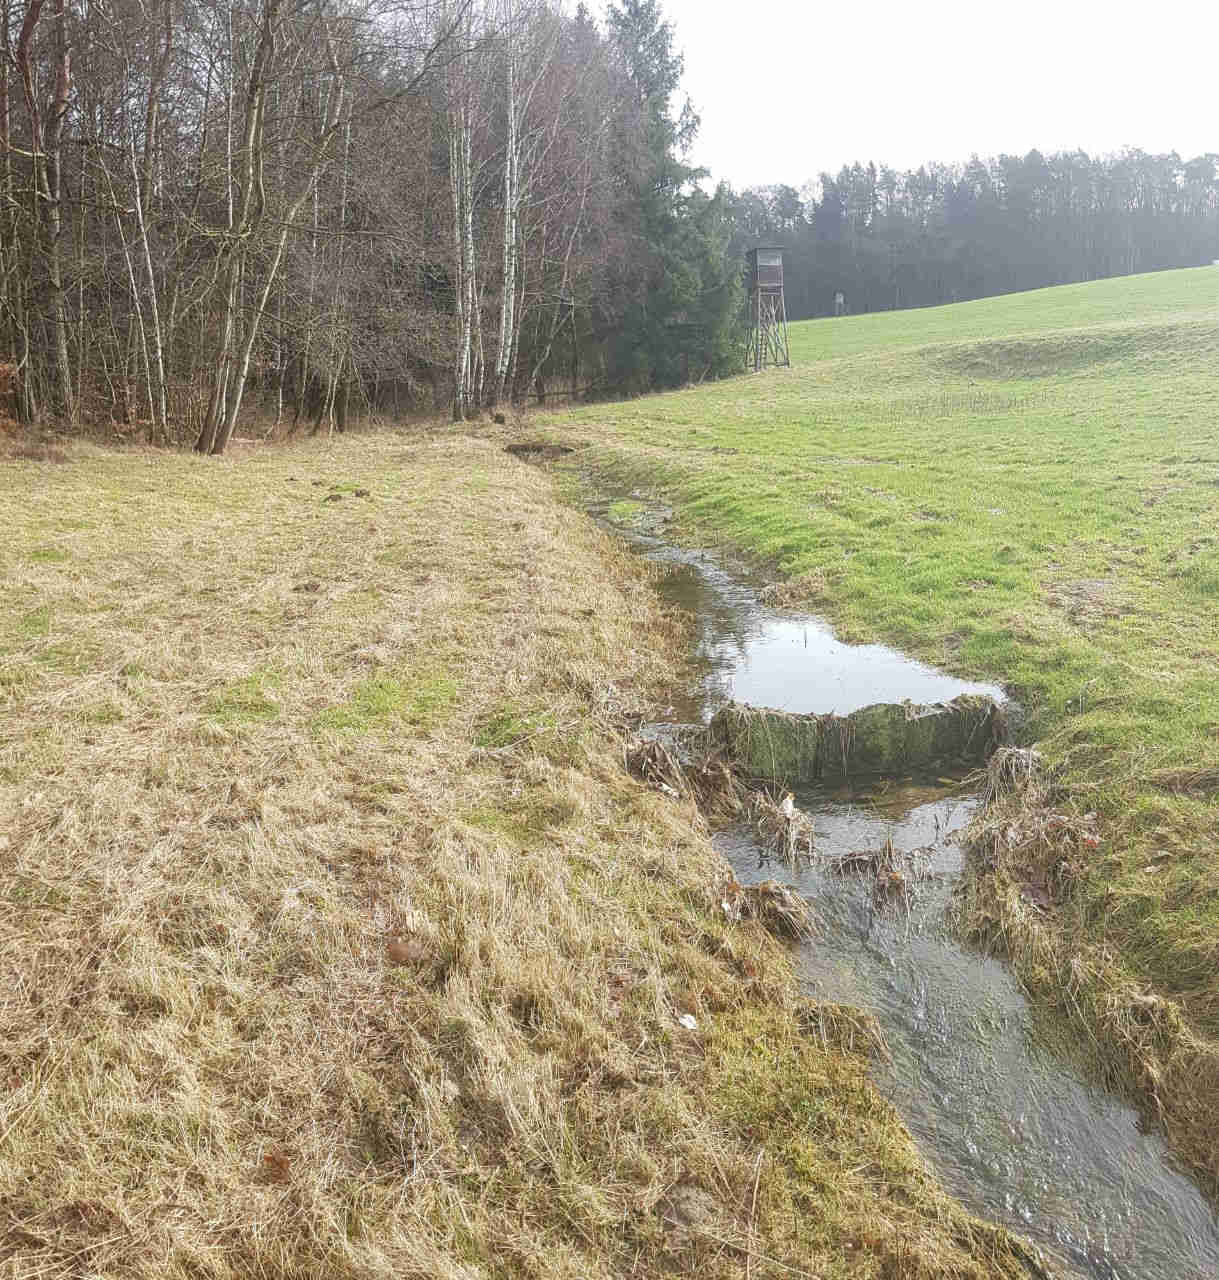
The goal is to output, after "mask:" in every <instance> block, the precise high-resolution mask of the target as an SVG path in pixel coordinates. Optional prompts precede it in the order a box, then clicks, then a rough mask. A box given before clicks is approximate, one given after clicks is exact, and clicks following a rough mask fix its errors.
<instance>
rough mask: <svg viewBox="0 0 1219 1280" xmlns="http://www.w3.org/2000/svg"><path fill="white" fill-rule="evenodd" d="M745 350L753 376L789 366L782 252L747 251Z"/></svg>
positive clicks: (789, 354) (768, 250) (775, 250)
mask: <svg viewBox="0 0 1219 1280" xmlns="http://www.w3.org/2000/svg"><path fill="white" fill-rule="evenodd" d="M748 257H749V348H748V351H747V352H746V356H745V362H746V364H747V365H752V366H753V369H754V372H755V373H756V372H758V370H760V369H762V368H764V367H765V366H766V365H768V364H775V365H780V364H781V365H790V364H791V353H790V352H789V351H788V348H787V306H786V304H785V303H784V301H783V250H782V249H750V251H749V255H748Z"/></svg>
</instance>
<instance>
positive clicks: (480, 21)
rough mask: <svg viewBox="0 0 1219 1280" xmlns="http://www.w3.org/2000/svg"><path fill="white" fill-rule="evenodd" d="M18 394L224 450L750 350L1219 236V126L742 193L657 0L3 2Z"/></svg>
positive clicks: (9, 272)
mask: <svg viewBox="0 0 1219 1280" xmlns="http://www.w3.org/2000/svg"><path fill="white" fill-rule="evenodd" d="M0 37H2V42H3V49H2V50H0V400H2V401H3V402H0V425H3V421H4V418H6V417H11V418H15V419H16V420H17V421H19V422H21V423H25V424H36V423H47V422H53V423H56V424H66V425H68V426H71V427H77V428H80V429H90V428H98V427H100V428H102V429H106V430H116V431H118V432H119V433H120V434H122V435H125V436H128V437H135V438H145V439H148V440H150V441H154V442H162V443H170V444H177V445H188V446H193V447H195V448H197V449H198V450H200V451H201V452H205V453H220V452H223V451H224V450H225V449H226V448H227V447H228V445H229V443H230V441H231V440H232V438H233V436H234V434H235V432H237V430H238V426H239V424H241V423H244V424H246V425H245V426H243V427H242V430H254V431H258V432H259V433H265V432H270V431H272V430H278V431H279V432H280V433H281V434H286V433H291V432H293V431H320V430H335V429H337V430H342V429H343V428H344V426H345V424H346V422H347V420H348V418H349V416H350V415H353V414H357V413H383V414H386V415H390V416H396V417H401V416H406V415H411V414H418V415H430V414H434V413H436V412H438V411H442V410H447V411H450V412H451V413H452V414H453V416H454V417H456V418H459V419H462V418H468V417H471V416H475V415H477V414H480V413H484V412H489V411H494V410H495V409H496V408H497V406H499V405H501V404H502V403H504V402H520V401H522V400H523V399H525V398H527V397H529V398H536V399H539V400H544V399H546V398H547V397H549V396H551V395H554V394H564V395H568V394H570V395H576V396H582V397H595V396H607V395H624V394H632V393H636V392H641V391H647V390H652V389H656V388H661V387H670V386H677V385H681V384H683V383H685V382H690V381H700V380H702V379H704V378H715V377H719V376H721V375H724V374H727V373H732V372H736V371H738V370H739V369H740V368H741V357H742V352H743V345H744V344H743V337H744V335H743V326H744V320H745V308H744V301H745V297H744V283H743V279H742V268H743V262H744V252H745V250H746V249H747V248H748V247H750V246H752V245H756V244H758V243H760V242H764V243H773V244H778V245H781V246H783V247H784V248H785V249H786V250H787V262H786V278H787V302H788V309H789V314H790V315H792V316H793V317H796V318H799V317H803V316H813V315H820V314H826V313H828V312H830V311H831V310H832V309H833V297H834V294H835V293H837V292H839V291H841V292H842V293H843V294H844V295H845V299H846V307H847V309H848V310H851V311H863V310H876V309H881V308H890V307H899V306H900V307H905V306H922V305H926V304H929V303H939V302H948V301H952V300H954V299H960V298H971V297H977V296H980V295H982V294H990V293H1001V292H1006V291H1009V290H1013V289H1026V288H1032V287H1036V286H1039V285H1046V284H1056V283H1063V282H1066V281H1071V280H1083V279H1091V278H1094V277H1098V276H1104V275H1112V274H1117V273H1124V272H1131V271H1144V270H1151V269H1155V268H1159V267H1168V266H1181V265H1189V264H1192V263H1196V262H1203V261H1208V260H1210V259H1211V258H1213V257H1219V230H1217V228H1219V210H1217V205H1219V187H1217V178H1216V157H1215V156H1205V157H1202V158H1199V159H1197V160H1192V161H1189V162H1188V163H1183V162H1182V161H1181V160H1180V159H1179V158H1178V157H1176V156H1175V155H1174V156H1148V155H1144V154H1143V153H1141V152H1127V153H1123V154H1122V155H1120V156H1116V157H1107V158H1099V159H1090V158H1089V157H1087V156H1085V155H1082V154H1076V153H1072V154H1063V155H1058V156H1052V157H1050V158H1048V159H1046V158H1043V157H1042V156H1041V155H1040V154H1039V153H1037V152H1031V153H1030V154H1029V155H1028V156H1026V157H1024V158H1023V159H1020V158H1015V157H1009V156H1002V157H1000V158H999V159H997V160H993V161H990V162H987V163H983V162H981V161H979V160H977V159H975V160H972V161H970V162H969V163H968V164H967V165H964V166H953V165H931V166H927V167H924V168H920V169H918V170H914V171H909V172H905V173H898V172H896V171H894V170H892V169H889V168H886V167H884V166H882V167H880V168H877V167H876V166H875V165H871V164H869V165H858V164H856V165H852V166H849V167H847V168H844V169H842V170H841V172H840V173H839V174H838V175H837V176H836V177H832V176H830V175H829V174H822V176H821V179H820V181H819V183H817V184H815V186H813V187H811V188H810V189H809V190H807V191H806V192H804V193H800V192H797V191H796V190H794V189H793V188H791V187H782V186H776V187H761V188H756V189H752V190H748V191H745V192H743V193H741V194H739V195H738V194H736V193H734V192H733V191H732V190H731V189H730V188H729V187H727V186H726V185H724V184H720V185H719V186H718V187H716V188H714V190H711V189H710V184H708V183H707V182H706V178H707V176H708V175H706V174H705V173H704V172H702V171H700V170H696V169H694V168H692V167H691V166H690V165H689V164H688V163H687V161H686V156H687V155H688V153H689V148H690V145H691V143H692V142H693V140H694V138H695V136H696V133H697V129H698V123H699V122H698V117H697V115H696V113H695V112H694V110H693V109H692V107H691V105H690V103H689V102H688V101H684V100H683V99H682V97H681V95H680V92H679V86H680V80H681V73H682V59H681V56H680V54H679V53H678V50H677V45H676V41H675V33H674V31H673V29H672V27H671V25H670V24H669V23H668V22H666V21H665V19H664V15H663V13H662V10H661V7H660V4H659V0H615V2H614V3H611V4H610V5H609V6H608V9H607V10H606V13H605V16H604V18H603V19H602V20H597V19H595V18H594V17H593V15H592V14H591V13H590V12H589V11H588V10H587V9H586V8H585V7H584V6H583V5H579V6H578V7H576V8H575V9H574V10H572V9H570V8H569V7H568V6H567V5H565V4H564V3H562V0H0Z"/></svg>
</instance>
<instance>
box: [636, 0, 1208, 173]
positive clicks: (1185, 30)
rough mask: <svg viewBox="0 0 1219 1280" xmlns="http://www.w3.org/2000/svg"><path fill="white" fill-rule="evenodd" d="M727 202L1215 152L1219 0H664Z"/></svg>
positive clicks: (699, 157)
mask: <svg viewBox="0 0 1219 1280" xmlns="http://www.w3.org/2000/svg"><path fill="white" fill-rule="evenodd" d="M661 3H662V8H663V9H664V13H665V16H666V18H667V19H668V20H669V21H670V22H671V23H672V24H673V27H674V28H675V31H676V34H677V44H678V46H679V47H680V48H681V50H682V51H683V53H684V54H685V58H686V75H685V90H686V92H687V93H688V94H689V95H690V97H691V98H692V99H693V101H694V105H695V107H696V108H697V109H698V110H699V112H700V114H701V116H702V129H701V131H700V135H699V140H698V142H697V143H696V145H695V149H694V152H693V153H692V155H691V160H692V162H694V163H696V164H701V165H705V166H706V167H707V168H709V169H710V170H711V171H712V177H713V178H714V179H719V178H726V179H727V180H728V181H729V182H731V183H732V185H733V186H734V187H736V188H737V190H740V189H742V188H743V187H746V186H753V185H756V184H759V183H765V182H786V183H788V184H790V185H791V186H793V187H797V188H799V187H800V186H801V185H803V184H804V183H805V182H806V181H808V180H809V179H812V178H815V177H816V176H817V174H818V173H819V172H820V171H821V170H822V169H828V170H829V171H831V172H836V171H837V169H838V168H839V166H840V165H842V164H844V163H847V164H849V163H850V162H851V161H854V160H860V161H862V162H865V163H866V162H867V161H868V160H875V161H876V162H877V163H878V164H879V163H881V162H882V161H884V162H885V163H887V164H891V165H893V166H894V167H896V168H899V169H902V168H909V167H917V166H918V165H920V164H922V163H924V162H926V161H928V160H946V161H951V160H967V159H968V158H969V156H970V154H971V153H972V152H975V151H976V152H978V153H979V154H980V155H982V156H987V155H997V154H998V153H1000V152H1009V153H1016V154H1020V155H1023V154H1024V153H1025V152H1027V151H1029V150H1030V149H1031V148H1033V147H1037V148H1039V149H1040V150H1041V151H1043V152H1050V151H1058V150H1062V149H1065V148H1075V147H1080V148H1082V149H1083V150H1085V151H1088V152H1089V153H1098V152H1108V151H1116V150H1118V149H1120V148H1121V147H1123V146H1127V145H1129V146H1138V147H1142V148H1143V149H1144V150H1145V151H1172V150H1176V151H1178V152H1180V153H1181V154H1182V156H1183V157H1185V158H1189V157H1191V156H1194V155H1198V154H1200V153H1202V152H1205V151H1216V152H1219V0H1209V3H1208V2H1207V0H1194V2H1192V3H1191V2H1189V0H1136V3H1130V0H1105V3H1100V2H1098V0H1056V2H1052V0H1015V3H1012V0H1007V2H1006V3H997V2H996V0H924V3H918V2H917V0H824V2H818V0H748V2H747V3H741V0H735V2H734V3H724V2H723V0H661Z"/></svg>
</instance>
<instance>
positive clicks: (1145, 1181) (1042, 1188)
mask: <svg viewBox="0 0 1219 1280" xmlns="http://www.w3.org/2000/svg"><path fill="white" fill-rule="evenodd" d="M599 514H600V515H602V517H604V514H605V510H604V509H602V510H601V511H600V512H599ZM616 532H618V533H620V534H624V536H626V537H627V538H628V540H629V541H630V542H631V543H632V544H633V545H634V546H635V547H636V549H637V550H638V551H639V552H640V553H641V554H643V555H644V556H646V557H647V558H649V559H652V560H655V561H658V562H661V563H662V564H665V565H668V566H669V569H670V571H669V572H668V573H666V574H665V575H664V576H663V577H662V579H661V580H660V582H659V584H658V590H659V591H660V592H661V594H662V595H663V597H664V598H665V599H666V600H668V601H670V602H671V603H672V604H674V605H676V606H679V607H680V608H682V609H684V610H686V611H687V612H689V613H690V614H692V615H693V617H694V619H695V624H696V635H697V640H696V644H695V646H694V652H693V654H692V664H693V670H692V673H691V682H690V689H689V693H688V696H687V697H686V698H685V699H684V700H683V701H682V703H681V704H680V705H677V706H674V707H672V708H670V712H669V714H670V718H671V719H672V720H673V721H674V722H684V723H706V722H707V721H708V720H709V719H710V717H711V715H712V714H713V713H714V711H715V710H716V708H717V707H719V706H720V705H721V704H722V703H723V702H724V701H726V700H727V699H728V698H735V699H737V700H738V701H741V702H748V703H750V704H752V705H755V706H765V707H772V708H778V709H782V710H787V711H794V712H816V713H824V712H828V711H834V712H837V713H838V714H846V713H848V712H851V711H853V710H857V709H858V708H860V707H862V706H866V705H869V704H872V703H877V702H895V701H900V700H902V699H904V698H909V699H911V700H912V701H915V702H930V701H936V700H945V699H949V698H952V697H955V696H956V695H957V694H959V693H987V694H990V695H991V696H993V697H996V698H1000V699H1001V698H1002V697H1003V693H1002V690H1000V689H998V688H995V687H993V686H986V685H977V684H969V683H966V682H963V681H960V680H957V679H954V678H953V677H951V676H948V675H945V674H944V673H943V672H939V671H935V670H933V669H932V668H929V667H927V666H924V665H923V664H921V663H918V662H914V661H912V660H911V659H909V658H906V657H904V656H903V655H901V654H899V653H897V652H895V651H894V650H892V649H887V648H885V647H883V646H879V645H859V646H851V645H846V644H843V643H842V642H840V641H838V640H837V639H835V637H834V635H833V632H832V631H831V630H830V628H829V627H827V626H826V625H825V624H824V623H822V622H820V621H818V620H817V619H815V618H811V617H806V616H802V615H798V614H795V613H791V612H787V611H780V610H773V609H769V608H767V607H766V606H765V605H764V604H763V603H762V601H761V599H760V596H759V593H758V591H757V590H756V589H755V588H754V586H752V585H751V584H750V583H749V581H748V576H747V575H744V574H741V575H735V576H734V575H733V574H732V573H729V572H728V571H726V570H725V569H724V568H723V567H722V566H721V565H719V564H717V563H716V562H715V561H714V560H713V559H712V558H710V557H708V556H705V555H703V554H700V553H696V552H686V551H681V550H679V549H677V548H674V547H672V546H669V545H667V544H666V543H664V542H663V540H661V539H659V538H657V537H654V536H651V535H649V534H645V533H640V532H637V531H629V530H628V531H624V530H622V529H617V530H616ZM796 798H797V803H799V804H800V806H801V807H802V808H804V809H805V810H806V811H807V812H809V813H811V814H812V815H814V821H815V824H816V852H815V856H814V858H813V859H812V861H811V865H809V866H807V867H801V868H800V869H798V870H795V871H792V870H790V869H787V868H783V867H781V866H776V865H775V864H773V863H770V862H768V861H767V858H766V855H765V853H764V852H763V851H762V850H761V849H760V848H759V846H758V844H757V843H756V842H755V841H754V839H753V838H752V836H751V834H750V832H749V831H748V829H747V828H744V827H739V828H729V829H727V830H725V831H722V832H720V833H719V834H718V835H717V836H716V843H717V844H718V846H719V848H720V849H721V851H722V852H723V853H724V854H725V856H726V857H727V858H728V859H729V861H730V862H731V863H732V865H733V867H734V868H735V870H736V873H737V875H738V877H739V878H740V879H741V880H742V881H744V882H748V881H751V880H753V881H756V880H761V879H767V878H770V877H777V878H781V879H785V880H786V881H787V882H788V883H790V884H793V885H795V886H796V887H797V888H798V889H800V891H801V892H802V893H804V895H805V896H806V897H807V898H808V899H809V900H810V901H811V902H812V904H813V907H814V910H815V912H816V918H817V936H816V937H815V939H814V940H813V941H812V942H811V943H809V944H807V945H802V946H801V947H800V948H799V956H798V961H799V966H800V973H801V975H802V977H803V979H804V981H805V983H806V985H807V988H808V990H809V992H810V994H812V995H814V996H817V997H822V998H824V999H827V1000H832V1001H841V1002H844V1003H849V1004H853V1005H855V1006H858V1007H860V1008H864V1009H867V1010H870V1011H871V1012H872V1013H873V1014H875V1016H876V1017H877V1019H878V1020H879V1022H880V1024H881V1026H882V1028H883V1031H884V1036H885V1040H886V1043H887V1045H888V1048H889V1051H890V1054H891V1061H890V1062H888V1063H883V1062H878V1063H877V1065H876V1067H875V1078H876V1081H877V1084H878V1086H879V1087H880V1088H881V1089H882V1090H883V1091H884V1092H885V1093H886V1094H887V1096H889V1097H890V1099H891V1100H892V1101H893V1103H894V1105H895V1106H896V1107H897V1108H898V1110H899V1111H900V1112H901V1114H902V1116H903V1117H904V1119H905V1121H906V1123H907V1125H908V1126H909V1128H910V1130H911V1132H912V1133H913V1134H914V1135H915V1138H916V1140H917V1141H918V1143H919V1145H920V1146H921V1148H922V1150H923V1151H924V1153H925V1155H926V1156H927V1157H928V1159H929V1161H930V1162H931V1164H932V1165H933V1166H934V1167H935V1169H936V1170H937V1172H938V1173H939V1175H940V1177H941V1178H942V1180H943V1181H944V1183H945V1184H946V1185H947V1186H948V1187H949V1188H950V1189H951V1190H952V1191H953V1192H954V1193H955V1194H956V1195H957V1196H958V1198H959V1199H960V1200H961V1201H962V1202H963V1203H964V1204H966V1205H967V1206H968V1207H969V1208H970V1209H972V1210H973V1211H974V1212H976V1213H977V1214H979V1215H980V1216H982V1217H986V1218H989V1219H991V1220H992V1221H997V1222H1002V1223H1004V1224H1006V1225H1008V1226H1010V1227H1011V1228H1013V1229H1014V1230H1017V1231H1019V1232H1020V1233H1021V1234H1023V1235H1025V1236H1026V1237H1028V1238H1030V1239H1032V1240H1034V1241H1036V1242H1037V1243H1039V1244H1040V1245H1042V1246H1043V1247H1044V1248H1045V1249H1046V1252H1047V1253H1048V1254H1049V1255H1050V1256H1051V1257H1052V1258H1053V1259H1055V1260H1056V1264H1057V1265H1058V1266H1059V1267H1060V1268H1062V1269H1064V1270H1066V1271H1068V1272H1073V1273H1075V1274H1077V1275H1081V1276H1088V1277H1098V1278H1100V1280H1203V1278H1204V1277H1205V1278H1213V1277H1219V1220H1217V1218H1216V1216H1215V1214H1214V1213H1213V1212H1212V1210H1211V1208H1210V1207H1209V1205H1208V1204H1207V1202H1206V1200H1205V1199H1204V1198H1203V1196H1202V1195H1201V1193H1200V1192H1199V1190H1198V1188H1197V1187H1196V1186H1195V1184H1194V1183H1193V1182H1192V1181H1191V1180H1190V1178H1189V1177H1188V1176H1186V1175H1185V1174H1184V1173H1182V1172H1181V1171H1180V1170H1179V1168H1178V1167H1177V1166H1176V1165H1175V1164H1174V1161H1173V1158H1172V1156H1171V1153H1170V1152H1169V1150H1168V1148H1167V1147H1166V1145H1165V1144H1164V1142H1163V1141H1162V1140H1161V1139H1160V1138H1159V1137H1158V1136H1155V1135H1151V1134H1147V1133H1143V1132H1141V1131H1140V1127H1139V1120H1138V1116H1137V1114H1136V1113H1135V1112H1134V1111H1133V1110H1132V1109H1131V1108H1129V1107H1128V1106H1126V1105H1125V1104H1124V1103H1122V1102H1120V1101H1119V1100H1117V1099H1115V1098H1114V1097H1112V1096H1110V1095H1109V1094H1107V1093H1106V1092H1105V1091H1104V1090H1102V1089H1099V1088H1097V1087H1095V1086H1094V1085H1092V1084H1090V1083H1089V1082H1088V1081H1087V1079H1086V1078H1085V1077H1084V1075H1083V1073H1082V1072H1081V1071H1079V1070H1077V1069H1076V1068H1075V1067H1074V1066H1073V1065H1071V1064H1070V1063H1069V1062H1067V1061H1065V1060H1064V1058H1063V1056H1062V1055H1061V1054H1060V1053H1059V1052H1057V1051H1056V1050H1055V1049H1054V1047H1053V1045H1052V1044H1051V1043H1050V1042H1049V1040H1048V1039H1047V1034H1046V1032H1047V1028H1046V1026H1045V1020H1044V1019H1042V1020H1039V1019H1038V1018H1037V1017H1036V1016H1034V1012H1033V1010H1032V1009H1031V1008H1030V1007H1029V1005H1028V1003H1027V1002H1026V1000H1025V997H1024V995H1023V993H1022V991H1021V989H1020V986H1019V984H1018V983H1017V982H1016V980H1015V979H1014V978H1013V976H1012V975H1011V973H1010V972H1009V970H1008V969H1007V968H1006V967H1005V966H1004V965H1002V964H1001V963H999V962H998V961H996V960H993V959H990V958H987V957H986V956H983V955H980V954H978V953H977V952H974V951H972V950H969V949H967V948H964V947H962V946H961V945H959V944H958V943H957V942H956V941H954V939H953V936H952V932H951V928H950V925H949V921H948V919H947V914H948V910H949V907H950V905H951V901H952V894H953V888H954V886H955V885H956V883H957V881H958V879H959V877H960V875H961V872H962V865H963V855H962V852H961V849H960V848H959V846H958V844H957V843H956V835H957V833H959V831H960V830H961V828H962V827H964V826H965V824H966V823H967V822H968V821H969V818H970V816H971V814H972V813H973V811H974V809H975V807H976V804H977V800H976V797H973V796H968V795H963V794H961V792H960V788H959V786H955V785H953V784H952V783H951V782H950V781H949V780H945V779H931V780H929V781H928V782H927V783H922V784H920V783H917V782H914V781H912V780H910V779H892V780H883V779H882V780H872V781H871V783H870V785H868V786H866V787H862V788H861V787H857V788H856V790H855V791H854V793H851V792H849V791H838V792H815V791H808V792H804V793H803V794H798V795H797V797H796ZM886 839H892V841H893V844H894V847H895V848H896V849H898V850H901V851H903V852H910V851H915V850H918V851H920V852H919V853H918V855H917V856H918V858H919V860H920V862H921V864H922V868H923V871H924V874H923V876H922V878H921V879H920V880H919V882H918V889H917V891H916V892H915V894H914V897H913V901H912V903H911V905H910V907H909V910H906V909H905V908H904V907H903V908H902V909H901V910H900V911H899V910H897V909H896V908H885V909H877V908H876V907H875V905H874V899H873V896H872V894H871V892H870V889H869V885H868V884H867V883H866V882H865V881H863V880H862V879H861V878H860V877H852V876H849V875H848V876H842V875H838V874H834V873H832V872H831V871H830V870H829V869H828V867H827V863H829V862H832V861H833V860H834V859H836V858H837V857H839V856H841V855H843V854H846V853H852V852H855V851H858V850H864V849H878V848H880V847H881V845H883V844H884V842H885V840H886Z"/></svg>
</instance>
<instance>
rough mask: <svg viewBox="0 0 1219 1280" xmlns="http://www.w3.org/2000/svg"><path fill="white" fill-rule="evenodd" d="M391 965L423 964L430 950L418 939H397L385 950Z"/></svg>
mask: <svg viewBox="0 0 1219 1280" xmlns="http://www.w3.org/2000/svg"><path fill="white" fill-rule="evenodd" d="M385 954H386V955H387V956H389V959H390V963H391V964H422V963H423V962H424V961H425V960H426V959H427V958H428V949H427V947H425V946H424V945H423V943H422V942H420V941H419V939H418V938H406V939H403V938H395V939H394V941H393V942H391V943H390V944H389V946H387V947H386V948H385Z"/></svg>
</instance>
